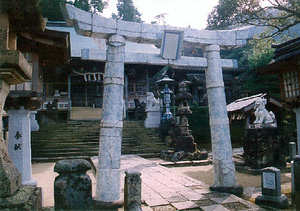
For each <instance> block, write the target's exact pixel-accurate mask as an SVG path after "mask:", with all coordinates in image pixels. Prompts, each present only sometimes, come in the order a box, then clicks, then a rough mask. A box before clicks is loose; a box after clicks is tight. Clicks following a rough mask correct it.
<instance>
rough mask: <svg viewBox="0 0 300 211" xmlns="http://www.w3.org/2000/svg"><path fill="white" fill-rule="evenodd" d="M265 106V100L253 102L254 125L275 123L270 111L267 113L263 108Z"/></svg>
mask: <svg viewBox="0 0 300 211" xmlns="http://www.w3.org/2000/svg"><path fill="white" fill-rule="evenodd" d="M266 104H267V100H266V99H263V98H261V99H259V100H257V101H256V102H255V106H254V109H255V112H254V114H255V117H256V119H255V121H254V122H253V123H254V124H262V123H265V124H271V123H274V122H275V114H274V113H273V112H272V111H270V112H268V111H267V109H266V108H265V106H266Z"/></svg>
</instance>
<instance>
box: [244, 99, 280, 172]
mask: <svg viewBox="0 0 300 211" xmlns="http://www.w3.org/2000/svg"><path fill="white" fill-rule="evenodd" d="M266 104H267V100H266V99H264V98H261V99H259V100H257V101H256V102H255V106H254V114H255V121H254V122H253V123H252V124H249V125H248V128H246V135H245V139H244V158H245V165H247V166H249V167H251V168H265V167H268V166H278V167H285V157H284V153H283V151H282V150H283V148H284V146H283V145H284V141H285V140H282V139H280V137H279V136H278V130H277V122H276V118H275V114H274V113H273V112H272V111H267V109H266Z"/></svg>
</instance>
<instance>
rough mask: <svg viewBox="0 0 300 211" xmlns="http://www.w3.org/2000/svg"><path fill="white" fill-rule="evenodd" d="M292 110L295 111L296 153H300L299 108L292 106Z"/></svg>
mask: <svg viewBox="0 0 300 211" xmlns="http://www.w3.org/2000/svg"><path fill="white" fill-rule="evenodd" d="M294 112H295V113H296V124H297V149H298V152H297V153H296V154H297V155H299V154H300V108H294Z"/></svg>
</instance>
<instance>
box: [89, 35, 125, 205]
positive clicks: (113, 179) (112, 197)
mask: <svg viewBox="0 0 300 211" xmlns="http://www.w3.org/2000/svg"><path fill="white" fill-rule="evenodd" d="M124 59H125V38H124V37H122V36H120V35H112V36H110V37H109V38H108V43H107V61H106V66H105V74H104V82H103V83H104V95H103V110H102V120H101V132H100V146H99V157H98V166H97V168H98V171H97V189H96V197H95V200H96V201H99V202H103V203H106V202H107V203H115V202H117V201H119V200H120V194H121V184H120V182H121V172H120V163H121V141H122V128H123V122H122V118H123V115H122V114H123V92H124Z"/></svg>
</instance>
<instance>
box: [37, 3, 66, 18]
mask: <svg viewBox="0 0 300 211" xmlns="http://www.w3.org/2000/svg"><path fill="white" fill-rule="evenodd" d="M60 2H61V1H60V0H40V2H39V4H40V7H41V10H42V14H43V17H47V18H48V20H50V21H63V20H64V18H63V16H62V13H61V10H60Z"/></svg>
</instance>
